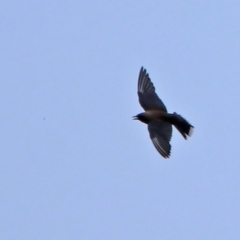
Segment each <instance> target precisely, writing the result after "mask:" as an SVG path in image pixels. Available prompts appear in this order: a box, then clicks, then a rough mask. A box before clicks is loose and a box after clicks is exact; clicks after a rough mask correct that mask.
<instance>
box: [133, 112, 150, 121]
mask: <svg viewBox="0 0 240 240" xmlns="http://www.w3.org/2000/svg"><path fill="white" fill-rule="evenodd" d="M133 120H139V121H141V122H143V123H146V124H148V122H149V119H148V118H147V115H146V113H139V114H138V115H136V116H133Z"/></svg>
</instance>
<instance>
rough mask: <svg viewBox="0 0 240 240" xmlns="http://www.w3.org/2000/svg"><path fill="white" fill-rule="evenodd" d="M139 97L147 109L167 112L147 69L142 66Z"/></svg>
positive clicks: (139, 79) (139, 78)
mask: <svg viewBox="0 0 240 240" xmlns="http://www.w3.org/2000/svg"><path fill="white" fill-rule="evenodd" d="M138 97H139V102H140V104H141V106H142V107H143V109H144V110H145V111H146V110H150V109H157V110H161V111H164V112H167V108H166V107H165V105H164V104H163V102H162V101H161V99H160V98H159V97H158V95H157V94H156V92H155V87H154V85H153V83H152V82H151V79H150V77H149V75H148V73H147V71H146V69H144V68H143V67H141V69H140V73H139V77H138Z"/></svg>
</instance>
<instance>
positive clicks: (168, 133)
mask: <svg viewBox="0 0 240 240" xmlns="http://www.w3.org/2000/svg"><path fill="white" fill-rule="evenodd" d="M148 131H149V134H150V138H151V140H152V143H153V145H154V147H155V148H156V149H157V151H158V152H159V153H160V154H161V155H162V156H163V157H164V158H169V157H170V153H171V145H170V143H169V142H170V140H171V137H172V125H171V124H170V123H166V122H157V121H153V122H151V123H149V124H148Z"/></svg>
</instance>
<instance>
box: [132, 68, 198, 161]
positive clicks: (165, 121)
mask: <svg viewBox="0 0 240 240" xmlns="http://www.w3.org/2000/svg"><path fill="white" fill-rule="evenodd" d="M138 97H139V103H140V104H141V106H142V108H143V109H144V110H145V112H143V113H140V114H138V115H136V116H134V117H133V120H139V121H141V122H143V123H145V124H147V125H148V131H149V135H150V138H151V140H152V143H153V145H154V147H155V148H156V149H157V151H158V152H159V153H160V154H161V155H162V156H163V157H164V158H169V157H170V154H171V145H170V140H171V137H172V125H174V126H175V127H176V128H177V130H178V131H179V132H180V133H181V134H182V136H183V137H184V138H185V139H187V137H190V136H191V135H192V133H193V128H194V127H193V126H192V125H191V124H190V123H189V122H188V121H187V120H185V119H184V118H183V117H182V116H180V115H179V114H177V113H175V112H174V113H172V114H171V113H168V112H167V108H166V106H165V105H164V103H163V102H162V100H161V99H160V98H159V97H158V95H157V94H156V92H155V87H154V85H153V83H152V82H151V79H150V77H149V75H148V73H147V71H146V69H144V68H143V67H141V69H140V73H139V77H138Z"/></svg>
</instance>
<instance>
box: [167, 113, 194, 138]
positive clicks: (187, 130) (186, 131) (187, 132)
mask: <svg viewBox="0 0 240 240" xmlns="http://www.w3.org/2000/svg"><path fill="white" fill-rule="evenodd" d="M172 116H173V121H172V124H173V125H174V126H175V127H176V128H177V130H178V131H179V132H180V133H181V134H182V136H183V137H184V138H185V139H187V137H190V136H192V134H193V128H194V127H193V126H192V125H191V124H190V123H189V122H188V121H187V120H185V119H184V118H183V117H182V116H180V115H178V114H177V113H175V112H174V113H173V115H172Z"/></svg>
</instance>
